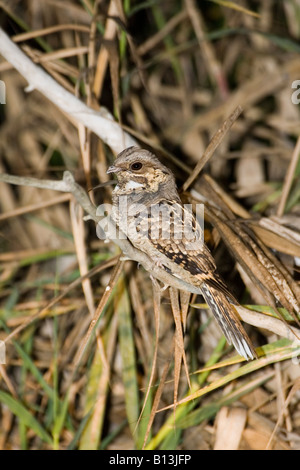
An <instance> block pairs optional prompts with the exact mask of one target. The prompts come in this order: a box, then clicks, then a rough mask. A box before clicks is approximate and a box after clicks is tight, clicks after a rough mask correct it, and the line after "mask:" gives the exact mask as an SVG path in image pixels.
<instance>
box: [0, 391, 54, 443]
mask: <svg viewBox="0 0 300 470" xmlns="http://www.w3.org/2000/svg"><path fill="white" fill-rule="evenodd" d="M0 401H1V402H2V403H4V404H5V405H6V406H7V407H8V408H9V409H10V411H11V412H12V413H13V414H14V415H15V416H17V418H18V419H19V420H20V422H21V423H22V424H23V425H24V426H26V427H27V428H29V429H31V430H32V431H33V432H34V433H35V434H36V435H37V436H38V437H39V438H40V439H41V440H42V441H44V442H46V443H47V444H52V439H51V437H50V435H49V434H48V432H47V431H46V430H45V429H44V428H43V427H42V426H41V425H40V423H39V422H38V421H37V420H36V419H35V417H34V416H33V415H32V414H31V413H30V411H28V410H27V408H25V406H24V405H23V404H22V403H21V402H20V401H18V400H16V399H15V398H13V397H12V396H10V395H9V394H8V393H6V392H3V391H1V390H0Z"/></svg>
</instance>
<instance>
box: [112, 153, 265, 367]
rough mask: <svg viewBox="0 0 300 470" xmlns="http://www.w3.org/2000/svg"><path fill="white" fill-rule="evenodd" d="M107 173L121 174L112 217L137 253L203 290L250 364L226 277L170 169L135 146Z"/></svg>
mask: <svg viewBox="0 0 300 470" xmlns="http://www.w3.org/2000/svg"><path fill="white" fill-rule="evenodd" d="M107 173H115V174H116V176H117V180H118V181H117V185H116V187H115V189H114V191H113V210H112V214H111V217H112V219H113V221H114V222H115V223H116V225H117V226H118V227H119V229H120V230H121V231H122V232H123V233H124V234H125V235H126V236H127V238H128V239H129V240H130V242H131V243H132V244H133V246H134V247H135V248H136V249H139V250H141V251H142V252H144V253H146V254H147V255H148V256H149V257H150V258H151V259H152V260H153V261H154V262H155V263H156V264H157V265H158V266H160V267H161V268H162V269H164V270H165V271H166V272H168V273H169V274H172V275H173V276H175V277H177V278H179V279H181V280H183V281H185V282H187V283H189V284H191V285H193V286H195V287H198V288H199V289H201V292H202V294H203V297H204V299H205V301H206V303H207V304H208V306H209V307H210V309H211V311H212V313H213V315H214V317H215V318H216V320H217V322H218V324H219V325H220V327H221V329H222V331H223V333H224V335H225V337H226V339H227V341H228V342H229V343H230V344H233V346H234V347H235V349H236V350H237V351H238V353H239V354H240V355H242V356H244V357H245V359H247V360H249V359H254V358H255V357H256V352H255V350H254V348H253V346H252V343H251V341H250V339H249V337H248V335H247V333H246V332H245V330H244V328H243V326H242V324H241V322H240V320H239V318H238V314H237V312H236V310H235V307H234V305H237V301H236V300H235V299H234V297H233V296H232V294H231V293H230V292H229V290H228V289H227V287H226V285H225V284H224V282H223V280H222V279H221V278H220V276H219V274H218V272H217V270H216V264H215V261H214V259H213V257H212V255H211V253H210V251H209V249H208V247H207V246H206V245H205V243H204V240H203V231H202V230H201V227H200V225H199V223H198V221H197V219H196V217H195V216H194V215H193V213H192V211H191V210H190V208H189V207H188V208H186V206H185V205H183V204H182V202H181V200H180V197H179V194H178V191H177V188H176V183H175V178H174V175H173V173H172V171H171V170H170V169H168V168H167V167H165V166H164V165H163V164H162V163H161V162H160V161H159V159H158V158H157V157H156V156H155V155H153V154H152V153H151V152H149V151H148V150H143V149H140V148H137V147H129V148H127V149H125V150H124V151H123V152H121V153H120V154H119V155H118V156H117V158H116V160H115V162H114V165H113V166H110V167H109V169H108V170H107Z"/></svg>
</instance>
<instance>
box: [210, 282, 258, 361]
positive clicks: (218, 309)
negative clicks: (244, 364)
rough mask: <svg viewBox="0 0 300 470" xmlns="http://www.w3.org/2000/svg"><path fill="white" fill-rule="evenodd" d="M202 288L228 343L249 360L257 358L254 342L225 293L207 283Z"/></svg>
mask: <svg viewBox="0 0 300 470" xmlns="http://www.w3.org/2000/svg"><path fill="white" fill-rule="evenodd" d="M201 290H202V293H203V297H204V299H205V301H206V303H207V305H208V306H209V307H210V309H211V311H212V313H213V314H214V317H215V319H216V320H217V322H218V324H219V326H220V327H221V329H222V331H223V333H224V335H225V337H226V339H227V341H228V343H229V344H232V345H233V346H234V347H235V349H236V350H237V352H238V353H239V354H240V355H241V356H243V357H244V358H245V359H247V361H248V360H249V359H254V358H256V357H257V355H256V352H255V350H254V348H253V346H252V343H251V341H250V339H249V337H248V335H247V333H246V331H245V330H244V328H243V326H242V324H241V322H240V320H239V319H238V317H237V314H236V312H235V310H234V306H233V305H232V304H230V303H229V301H228V300H227V298H226V296H225V294H223V292H221V291H219V290H217V289H215V288H214V287H211V286H209V285H207V284H205V283H203V284H202V285H201Z"/></svg>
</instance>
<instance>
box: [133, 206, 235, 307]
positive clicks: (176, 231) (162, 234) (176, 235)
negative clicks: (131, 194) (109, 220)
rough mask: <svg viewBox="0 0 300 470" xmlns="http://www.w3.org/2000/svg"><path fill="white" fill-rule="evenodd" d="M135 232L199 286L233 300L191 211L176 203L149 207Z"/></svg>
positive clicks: (137, 220) (139, 215)
mask: <svg viewBox="0 0 300 470" xmlns="http://www.w3.org/2000/svg"><path fill="white" fill-rule="evenodd" d="M136 229H137V231H138V233H139V235H140V236H141V237H145V239H146V238H148V239H149V240H150V242H151V243H152V245H153V246H154V247H155V248H156V250H158V251H159V252H160V253H162V254H163V255H165V256H166V257H167V258H168V259H170V260H171V261H173V262H174V263H176V264H177V265H179V266H180V267H181V268H182V269H183V270H184V271H186V272H187V273H189V275H192V276H194V277H195V281H196V282H197V283H198V282H199V281H200V283H201V282H206V283H207V284H208V285H211V286H212V287H214V288H215V289H218V290H220V291H222V292H223V293H224V294H225V295H227V296H228V297H229V298H231V299H232V300H233V297H232V294H231V293H230V292H229V291H228V289H227V287H226V285H225V284H224V282H223V281H222V279H221V278H220V276H219V275H218V273H217V272H216V265H215V262H214V259H213V257H212V255H211V253H210V251H209V249H208V248H207V246H206V245H205V243H204V237H203V230H202V229H201V227H200V225H199V223H198V221H197V220H196V218H195V216H194V214H193V213H192V212H191V211H190V210H188V209H186V208H184V206H182V205H181V204H180V203H178V202H176V201H175V202H172V201H166V200H163V201H160V202H159V203H158V204H155V205H153V206H151V207H147V210H146V213H145V211H143V212H140V213H138V214H136Z"/></svg>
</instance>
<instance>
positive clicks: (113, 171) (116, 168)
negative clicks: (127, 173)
mask: <svg viewBox="0 0 300 470" xmlns="http://www.w3.org/2000/svg"><path fill="white" fill-rule="evenodd" d="M118 171H121V168H120V167H117V166H114V165H112V166H110V167H109V168H108V170H107V172H106V173H107V174H109V173H118Z"/></svg>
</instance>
